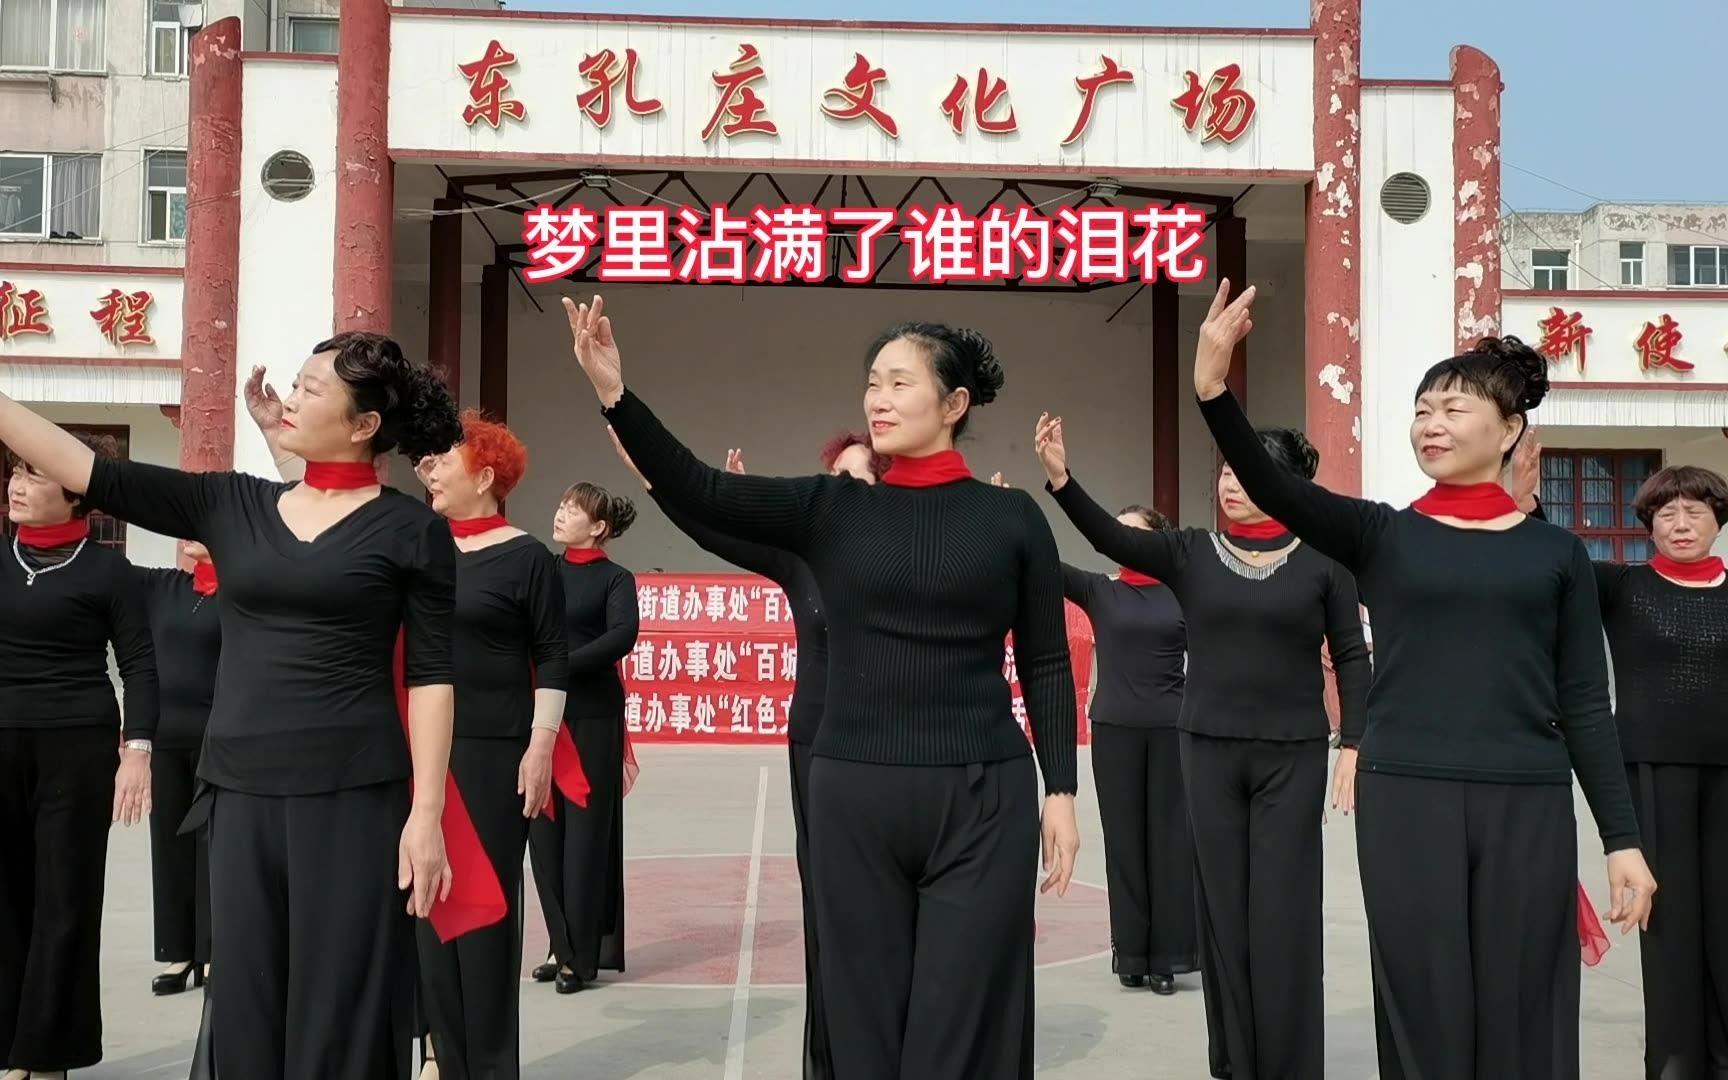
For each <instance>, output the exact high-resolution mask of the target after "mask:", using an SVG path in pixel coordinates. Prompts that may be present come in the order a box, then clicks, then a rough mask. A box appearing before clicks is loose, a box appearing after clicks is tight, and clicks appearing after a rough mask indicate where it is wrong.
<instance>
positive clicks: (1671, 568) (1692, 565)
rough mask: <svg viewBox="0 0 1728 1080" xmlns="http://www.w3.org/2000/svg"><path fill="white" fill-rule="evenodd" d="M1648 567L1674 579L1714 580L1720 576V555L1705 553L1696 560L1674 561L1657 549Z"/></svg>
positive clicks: (1721, 567) (1721, 566)
mask: <svg viewBox="0 0 1728 1080" xmlns="http://www.w3.org/2000/svg"><path fill="white" fill-rule="evenodd" d="M1650 569H1652V570H1654V571H1656V572H1657V573H1658V574H1661V575H1662V576H1663V577H1665V578H1672V579H1673V580H1675V581H1715V580H1716V579H1717V578H1719V577H1721V576H1722V570H1723V565H1722V556H1720V555H1706V556H1704V557H1703V558H1702V559H1699V560H1697V561H1696V562H1676V561H1675V560H1673V559H1670V558H1669V557H1668V556H1666V555H1664V554H1662V553H1661V552H1660V551H1658V552H1657V553H1656V557H1655V558H1653V559H1651V560H1650Z"/></svg>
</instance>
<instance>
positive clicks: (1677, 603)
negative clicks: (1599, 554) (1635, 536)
mask: <svg viewBox="0 0 1728 1080" xmlns="http://www.w3.org/2000/svg"><path fill="white" fill-rule="evenodd" d="M1596 585H1597V589H1598V591H1599V595H1600V597H1601V601H1602V622H1603V625H1604V626H1605V627H1606V628H1607V631H1608V646H1609V649H1610V650H1611V651H1612V654H1613V657H1614V714H1615V719H1616V720H1617V721H1618V722H1619V726H1620V749H1621V752H1622V755H1623V756H1624V757H1625V759H1626V760H1627V761H1629V762H1650V763H1651V764H1656V765H1728V584H1724V585H1715V586H1709V587H1705V588H1692V587H1690V586H1686V585H1676V584H1674V583H1673V582H1672V581H1669V580H1668V579H1667V578H1665V577H1663V576H1662V575H1661V574H1658V573H1657V572H1656V571H1655V570H1652V569H1651V568H1650V567H1648V566H1621V565H1619V564H1617V563H1597V564H1596Z"/></svg>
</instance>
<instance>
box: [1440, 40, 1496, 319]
mask: <svg viewBox="0 0 1728 1080" xmlns="http://www.w3.org/2000/svg"><path fill="white" fill-rule="evenodd" d="M1504 88H1505V87H1504V85H1503V84H1502V83H1501V81H1500V68H1499V66H1498V65H1497V64H1495V63H1494V61H1493V60H1491V59H1489V58H1488V54H1487V53H1484V52H1483V51H1482V50H1480V49H1476V48H1472V47H1470V46H1469V45H1460V46H1458V47H1457V48H1455V49H1453V50H1452V196H1453V199H1454V203H1453V207H1452V210H1453V215H1454V216H1453V219H1452V221H1453V225H1452V230H1453V231H1452V257H1453V259H1454V261H1455V264H1456V265H1455V266H1454V268H1453V298H1454V300H1455V301H1456V303H1457V318H1458V322H1457V337H1458V341H1457V345H1458V350H1459V351H1460V352H1462V351H1464V350H1465V349H1468V348H1470V347H1471V346H1472V345H1474V344H1476V342H1477V341H1478V340H1480V339H1481V338H1484V337H1488V336H1491V335H1495V334H1498V333H1500V91H1501V90H1502V89H1504Z"/></svg>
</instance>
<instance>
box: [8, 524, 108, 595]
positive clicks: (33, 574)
mask: <svg viewBox="0 0 1728 1080" xmlns="http://www.w3.org/2000/svg"><path fill="white" fill-rule="evenodd" d="M89 542H90V538H89V537H85V538H84V539H83V540H80V541H78V546H77V547H75V548H73V549H72V554H70V555H68V556H66V557H65V558H64V559H62V560H60V561H59V562H57V563H55V564H54V565H53V566H44V567H42V568H41V569H38V570H32V569H31V568H30V564H29V563H27V562H25V561H24V553H23V552H22V551H19V550H18V537H16V536H14V537H12V557H13V558H14V559H16V560H18V569H20V570H22V571H24V584H25V585H26V586H30V585H34V584H36V578H37V576H38V575H41V574H51V573H53V572H54V571H56V570H64V569H65V568H66V567H68V566H70V565H72V560H73V559H76V558H77V557H78V553H79V552H80V551H83V550H84V545H85V544H87V543H89Z"/></svg>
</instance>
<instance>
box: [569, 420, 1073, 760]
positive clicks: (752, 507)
mask: <svg viewBox="0 0 1728 1080" xmlns="http://www.w3.org/2000/svg"><path fill="white" fill-rule="evenodd" d="M603 412H604V414H605V416H606V419H607V421H608V422H609V423H610V424H611V425H612V428H613V430H614V431H616V432H617V434H618V438H619V440H620V441H621V442H622V443H623V444H624V448H625V450H626V451H628V452H629V454H630V457H631V460H632V461H634V462H635V464H636V467H637V468H639V469H641V470H642V474H643V476H644V477H646V478H647V480H648V482H649V483H651V484H652V485H653V486H654V490H655V491H656V492H657V493H658V494H659V497H661V498H663V499H665V500H666V501H668V502H670V503H673V504H675V505H676V506H678V507H679V508H680V509H682V510H684V511H685V512H686V513H688V514H690V515H691V516H693V517H696V518H698V519H700V520H702V521H706V522H708V523H709V524H711V525H712V526H713V527H715V528H717V529H720V530H722V531H723V532H725V533H726V534H728V535H731V536H736V537H739V538H740V539H743V540H750V541H754V542H756V543H761V544H768V545H771V546H773V547H778V548H782V549H784V550H786V551H789V552H791V553H792V554H794V555H797V556H799V557H800V558H802V559H803V560H804V561H805V562H806V563H807V564H808V565H809V567H810V570H811V572H812V573H813V574H814V575H815V577H816V581H817V584H818V587H819V589H820V593H821V596H822V599H823V602H824V604H825V605H826V607H827V611H828V694H827V700H826V703H825V706H824V708H823V715H822V726H821V730H819V731H818V732H817V734H816V740H815V742H814V743H813V744H812V748H811V749H812V752H813V753H816V754H819V755H822V756H824V757H830V758H841V759H845V760H850V761H863V762H874V763H881V764H896V765H965V764H973V763H978V762H986V761H1003V760H1007V759H1010V758H1015V757H1023V756H1025V755H1026V754H1028V753H1029V752H1030V750H1029V748H1028V747H1027V745H1026V737H1025V735H1023V734H1022V733H1021V731H1020V726H1019V724H1018V723H1016V722H1015V719H1014V714H1013V711H1012V706H1011V698H1010V691H1009V686H1008V682H1007V680H1006V679H1004V678H1003V677H1002V655H1003V647H1004V645H1005V643H1006V638H1007V636H1008V634H1009V633H1010V632H1012V633H1013V635H1014V653H1015V658H1016V663H1017V665H1018V667H1019V671H1020V685H1021V687H1022V689H1023V690H1024V693H1025V701H1026V711H1027V714H1028V718H1029V721H1030V726H1031V729H1032V739H1033V742H1034V744H1035V745H1036V747H1037V752H1038V764H1039V766H1040V768H1041V769H1042V771H1043V774H1044V786H1045V789H1046V791H1047V792H1049V793H1051V794H1058V793H1073V792H1074V791H1075V790H1076V775H1075V773H1076V769H1075V741H1076V730H1075V729H1076V724H1075V714H1074V700H1075V697H1074V677H1073V672H1072V665H1071V663H1070V660H1069V655H1068V634H1067V626H1066V620H1065V619H1064V617H1063V610H1062V604H1063V599H1062V573H1061V569H1060V565H1059V563H1058V560H1057V552H1056V540H1055V538H1054V537H1053V536H1052V535H1051V532H1050V525H1049V522H1047V521H1045V520H1044V515H1043V514H1041V513H1039V511H1038V507H1037V504H1035V503H1034V502H1033V501H1032V498H1031V496H1029V495H1027V494H1026V493H1025V492H1023V491H1016V490H1013V489H1010V488H998V487H993V486H991V485H989V484H986V483H983V482H980V481H978V480H975V479H966V480H956V481H952V482H949V483H944V484H938V485H935V486H931V487H918V488H912V487H898V486H895V485H892V484H866V483H865V482H863V481H862V480H859V479H857V478H856V477H850V476H807V477H796V478H788V477H766V476H739V475H736V474H733V473H727V472H724V471H722V470H720V469H715V468H712V467H710V466H708V465H705V464H704V463H702V462H701V461H700V460H698V459H697V458H696V457H695V455H693V454H691V453H690V451H689V450H688V449H686V448H685V447H684V446H683V445H682V444H681V443H679V442H678V440H677V439H675V438H673V437H672V435H671V434H670V433H669V432H668V431H667V430H666V429H665V427H664V426H662V425H661V423H660V421H659V420H658V419H656V418H655V416H654V414H653V413H652V412H651V411H649V409H648V406H647V405H645V404H643V403H642V401H641V400H640V399H639V398H637V397H636V396H635V395H634V394H633V393H631V392H630V391H629V390H625V391H624V393H623V396H622V398H620V400H619V401H618V403H617V404H616V405H614V406H613V407H612V408H610V409H605V410H603Z"/></svg>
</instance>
